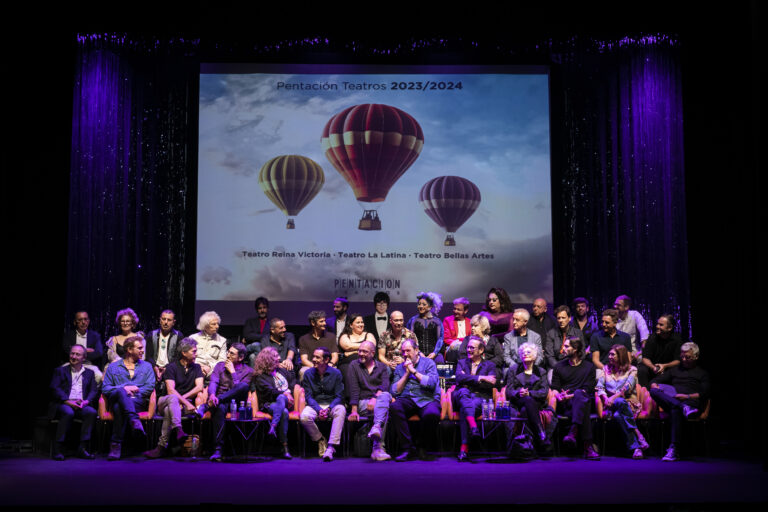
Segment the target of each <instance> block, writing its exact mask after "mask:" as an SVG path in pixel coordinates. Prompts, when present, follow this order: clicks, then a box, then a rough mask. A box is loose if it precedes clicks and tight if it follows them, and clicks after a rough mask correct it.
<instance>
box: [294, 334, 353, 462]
mask: <svg viewBox="0 0 768 512" xmlns="http://www.w3.org/2000/svg"><path fill="white" fill-rule="evenodd" d="M330 362H331V351H330V350H328V348H326V347H320V348H318V349H315V351H314V353H313V354H312V363H313V364H314V365H315V366H314V368H310V369H309V370H307V372H306V373H305V374H304V380H303V381H302V383H301V386H302V387H303V388H304V398H305V399H306V402H307V405H306V406H305V407H304V410H303V411H301V417H300V421H301V424H302V426H303V427H304V430H306V431H307V435H309V438H310V439H312V440H313V441H314V442H316V443H317V445H318V453H319V454H320V456H321V457H322V458H323V460H324V461H325V462H330V461H332V460H333V454H334V453H335V452H336V447H337V446H339V444H340V443H341V431H342V429H343V428H344V417H345V416H346V415H347V409H346V408H345V407H344V403H343V401H344V382H343V379H342V377H341V372H340V371H339V370H337V369H336V368H333V367H331V366H329V363H330ZM317 418H320V419H321V420H327V419H328V418H331V419H332V420H333V423H332V424H331V435H330V437H329V439H328V441H326V439H325V438H324V437H323V435H322V434H321V433H320V429H318V428H317V424H316V423H315V420H316V419H317Z"/></svg>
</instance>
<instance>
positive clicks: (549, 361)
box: [544, 306, 586, 369]
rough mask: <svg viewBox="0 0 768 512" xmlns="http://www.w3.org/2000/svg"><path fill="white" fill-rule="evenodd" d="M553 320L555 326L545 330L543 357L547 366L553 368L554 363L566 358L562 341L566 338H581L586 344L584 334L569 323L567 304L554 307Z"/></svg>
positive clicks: (569, 315)
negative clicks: (555, 323)
mask: <svg viewBox="0 0 768 512" xmlns="http://www.w3.org/2000/svg"><path fill="white" fill-rule="evenodd" d="M555 322H557V327H556V328H555V329H550V330H549V331H547V337H546V339H545V340H544V357H545V358H546V366H547V368H550V369H552V368H554V367H555V365H556V364H557V363H558V362H560V361H562V360H563V359H566V355H565V350H563V342H564V341H565V340H566V339H568V338H571V339H573V338H579V339H581V343H582V345H586V340H585V339H584V334H583V333H582V332H581V331H580V330H579V329H578V328H577V327H574V326H573V324H572V323H571V308H569V307H568V306H558V307H557V308H556V309H555Z"/></svg>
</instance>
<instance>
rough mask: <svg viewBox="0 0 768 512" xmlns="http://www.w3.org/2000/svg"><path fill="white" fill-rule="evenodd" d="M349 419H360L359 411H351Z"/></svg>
mask: <svg viewBox="0 0 768 512" xmlns="http://www.w3.org/2000/svg"><path fill="white" fill-rule="evenodd" d="M347 420H348V421H360V415H359V414H358V413H357V411H353V412H351V413H349V416H347Z"/></svg>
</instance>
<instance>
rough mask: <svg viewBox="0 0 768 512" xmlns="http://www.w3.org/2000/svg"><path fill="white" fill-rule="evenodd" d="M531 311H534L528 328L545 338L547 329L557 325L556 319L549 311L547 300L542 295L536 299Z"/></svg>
mask: <svg viewBox="0 0 768 512" xmlns="http://www.w3.org/2000/svg"><path fill="white" fill-rule="evenodd" d="M531 311H533V314H532V315H531V319H530V321H529V322H528V328H529V329H530V330H532V331H533V332H535V333H536V334H538V335H539V337H540V338H541V339H544V337H546V335H547V331H549V330H550V329H554V328H555V327H557V325H556V324H555V319H554V318H552V315H550V314H549V313H547V301H546V300H544V299H542V298H541V297H539V298H538V299H536V300H534V301H533V306H532V307H531Z"/></svg>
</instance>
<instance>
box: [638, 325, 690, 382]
mask: <svg viewBox="0 0 768 512" xmlns="http://www.w3.org/2000/svg"><path fill="white" fill-rule="evenodd" d="M674 325H675V321H674V318H673V317H672V315H661V316H660V317H659V320H658V322H656V332H655V333H653V334H651V335H650V337H649V338H648V341H646V342H645V347H643V362H642V364H640V365H638V367H637V380H638V381H639V382H640V385H641V386H644V387H648V384H649V383H650V381H651V379H652V378H653V377H655V376H657V375H661V374H662V373H664V370H668V369H670V368H674V367H675V366H677V365H679V364H680V347H682V345H683V340H681V339H680V335H679V334H677V333H676V332H672V330H673V329H674Z"/></svg>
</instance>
